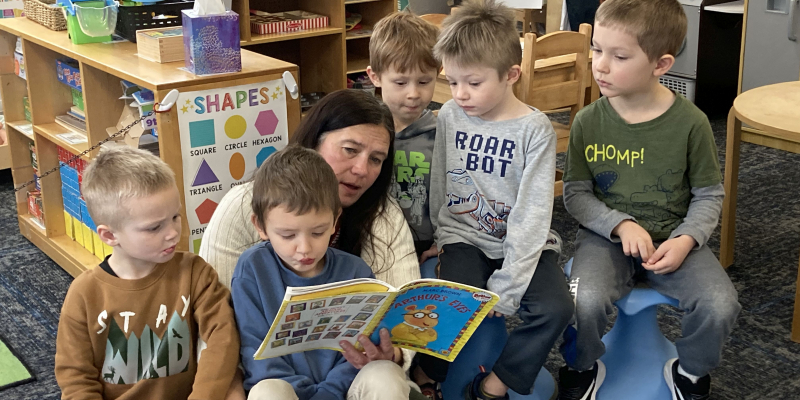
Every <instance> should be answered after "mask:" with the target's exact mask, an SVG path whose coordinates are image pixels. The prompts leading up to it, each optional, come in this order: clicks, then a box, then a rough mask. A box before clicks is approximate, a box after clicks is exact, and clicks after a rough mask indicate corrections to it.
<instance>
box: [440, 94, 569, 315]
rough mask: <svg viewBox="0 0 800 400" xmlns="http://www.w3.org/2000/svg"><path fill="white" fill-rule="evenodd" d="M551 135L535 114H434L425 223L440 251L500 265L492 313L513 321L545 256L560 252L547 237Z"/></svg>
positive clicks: (452, 107)
mask: <svg viewBox="0 0 800 400" xmlns="http://www.w3.org/2000/svg"><path fill="white" fill-rule="evenodd" d="M555 168H556V135H555V132H554V131H553V126H552V124H551V123H550V121H549V120H548V119H547V117H546V116H545V115H544V114H542V113H541V112H539V111H538V110H536V109H533V112H531V113H530V114H528V115H525V116H523V117H520V118H516V119H512V120H507V121H484V120H482V119H480V118H478V117H470V116H468V115H467V114H466V113H464V111H463V110H462V109H461V108H460V107H459V106H458V105H456V103H455V102H453V101H452V100H451V101H448V102H447V103H445V105H444V106H443V107H442V109H441V110H440V111H439V118H438V125H437V130H436V142H435V145H434V157H433V164H432V166H431V198H430V207H431V222H432V223H433V226H434V228H436V234H435V240H436V244H437V246H438V247H439V249H441V248H442V246H444V245H447V244H452V243H467V244H471V245H473V246H475V247H477V248H479V249H481V251H483V252H484V254H486V256H487V257H489V258H492V259H504V260H503V266H502V268H501V269H499V270H497V271H495V272H494V273H493V274H492V276H491V277H490V278H489V281H488V283H487V287H488V289H489V290H491V291H493V292H495V293H497V294H498V295H500V302H498V303H497V305H495V307H494V309H495V311H498V312H500V313H502V314H507V315H510V314H513V313H515V312H516V311H517V309H518V308H519V304H520V299H521V298H522V295H523V294H524V293H525V290H526V289H527V288H528V285H529V284H530V281H531V279H532V277H533V273H534V272H535V271H536V266H537V264H538V262H539V257H540V256H541V254H542V251H543V250H551V249H552V250H556V251H560V249H561V238H560V237H559V236H558V234H557V233H555V231H552V230H550V222H551V218H552V212H553V177H554V176H555Z"/></svg>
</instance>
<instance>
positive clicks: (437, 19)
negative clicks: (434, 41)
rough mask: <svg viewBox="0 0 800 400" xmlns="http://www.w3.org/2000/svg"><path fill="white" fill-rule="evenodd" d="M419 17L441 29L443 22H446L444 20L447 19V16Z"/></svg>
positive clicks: (426, 15)
mask: <svg viewBox="0 0 800 400" xmlns="http://www.w3.org/2000/svg"><path fill="white" fill-rule="evenodd" d="M419 17H420V18H422V19H424V20H425V21H428V22H429V23H431V24H433V25H436V26H437V27H439V28H441V27H442V21H444V19H445V18H447V14H423V15H420V16H419Z"/></svg>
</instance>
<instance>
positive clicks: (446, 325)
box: [254, 279, 499, 361]
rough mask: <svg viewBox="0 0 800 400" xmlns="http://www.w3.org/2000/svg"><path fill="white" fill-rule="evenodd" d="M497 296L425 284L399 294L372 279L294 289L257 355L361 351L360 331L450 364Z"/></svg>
mask: <svg viewBox="0 0 800 400" xmlns="http://www.w3.org/2000/svg"><path fill="white" fill-rule="evenodd" d="M498 300H499V297H498V296H497V295H496V294H494V293H492V292H490V291H488V290H484V289H478V288H475V287H472V286H468V285H461V284H458V283H453V282H448V281H443V280H438V279H421V280H416V281H412V282H409V283H407V284H405V285H403V286H401V287H400V288H397V289H395V288H394V287H392V286H391V285H389V284H387V283H385V282H381V281H379V280H375V279H353V280H349V281H342V282H335V283H329V284H325V285H318V286H306V287H289V288H287V289H286V296H285V297H284V299H283V304H282V305H281V308H280V310H279V311H278V315H277V316H276V317H275V319H274V322H273V323H272V326H271V327H270V330H269V333H268V334H267V336H266V337H265V338H264V341H263V342H262V343H261V347H260V348H259V349H258V351H256V354H255V355H254V358H255V359H256V360H261V359H264V358H270V357H278V356H282V355H286V354H291V353H296V352H300V351H306V350H314V349H330V350H338V351H341V346H339V342H340V341H342V340H346V341H348V342H350V343H353V344H354V345H356V347H357V348H358V347H359V346H358V343H357V342H356V338H357V337H358V335H359V334H363V335H365V336H370V337H371V339H372V341H373V342H378V341H379V339H378V331H379V330H380V328H386V329H388V330H389V332H391V336H392V343H394V344H395V345H396V346H398V347H404V348H407V349H411V350H415V351H418V352H420V353H425V354H429V355H432V356H434V357H439V358H442V359H445V360H447V361H453V360H454V359H455V358H456V356H457V355H458V352H459V351H461V348H463V347H464V344H466V343H467V340H469V338H470V336H472V333H473V332H474V331H475V329H477V328H478V325H480V323H481V321H483V318H484V317H486V314H488V313H489V311H491V310H492V307H493V306H494V304H495V303H497V301H498Z"/></svg>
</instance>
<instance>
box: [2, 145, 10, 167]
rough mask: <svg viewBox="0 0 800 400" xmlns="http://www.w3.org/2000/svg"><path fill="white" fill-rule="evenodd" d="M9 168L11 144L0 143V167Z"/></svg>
mask: <svg viewBox="0 0 800 400" xmlns="http://www.w3.org/2000/svg"><path fill="white" fill-rule="evenodd" d="M8 168H11V146H9V145H8V142H6V143H3V144H0V169H8Z"/></svg>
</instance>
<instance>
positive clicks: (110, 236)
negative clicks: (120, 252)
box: [97, 225, 117, 247]
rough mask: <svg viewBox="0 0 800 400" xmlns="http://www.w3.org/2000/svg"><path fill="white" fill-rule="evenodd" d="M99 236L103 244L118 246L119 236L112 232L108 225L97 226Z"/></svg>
mask: <svg viewBox="0 0 800 400" xmlns="http://www.w3.org/2000/svg"><path fill="white" fill-rule="evenodd" d="M97 235H98V236H100V240H102V241H103V243H105V244H107V245H109V246H111V247H114V246H116V245H117V235H115V234H114V232H113V231H112V230H111V227H109V226H108V225H97Z"/></svg>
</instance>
